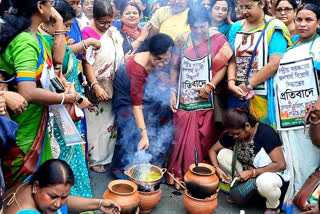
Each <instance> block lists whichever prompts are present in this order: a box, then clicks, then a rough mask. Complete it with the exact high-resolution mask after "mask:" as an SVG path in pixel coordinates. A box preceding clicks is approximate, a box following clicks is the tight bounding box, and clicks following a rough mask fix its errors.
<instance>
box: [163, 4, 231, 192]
mask: <svg viewBox="0 0 320 214" xmlns="http://www.w3.org/2000/svg"><path fill="white" fill-rule="evenodd" d="M205 11H206V9H205V8H204V7H202V6H200V7H198V8H197V7H193V8H191V9H190V11H189V13H188V24H189V25H190V29H191V32H188V33H185V34H182V35H180V36H179V37H177V39H176V40H175V45H176V49H177V51H176V54H175V55H173V58H172V68H171V73H172V80H173V81H174V82H175V83H177V74H178V73H180V75H179V79H178V81H179V82H178V87H179V89H178V93H177V94H176V90H175V89H173V91H172V97H171V101H170V103H171V109H172V111H173V112H174V124H175V126H176V131H175V134H174V142H175V143H174V144H173V148H172V151H171V156H170V158H169V166H168V171H169V172H170V173H171V174H173V175H174V177H176V178H177V179H178V180H180V181H181V180H183V176H184V174H185V173H186V172H187V171H188V170H189V166H190V165H191V164H192V163H194V155H193V150H194V148H197V149H198V153H199V156H198V157H199V162H208V160H209V159H208V156H207V151H208V149H209V148H210V147H211V145H212V143H213V142H214V140H217V137H218V136H219V133H217V131H216V129H215V124H214V116H215V115H214V111H213V103H212V101H213V96H212V94H219V93H220V92H221V88H220V86H219V83H220V81H221V80H222V79H223V77H224V76H225V73H226V70H227V65H228V61H229V59H230V58H231V56H232V49H231V47H230V45H229V43H228V42H227V39H226V38H225V36H224V35H223V34H221V33H219V32H217V31H214V30H210V29H209V23H210V16H209V14H208V13H206V12H205ZM195 44H196V45H195ZM199 64H201V65H199ZM190 65H191V66H190ZM197 66H198V67H200V69H199V70H198V67H197ZM191 70H193V72H196V73H193V74H192V73H191V74H190V73H188V71H190V72H191ZM197 70H198V71H197ZM190 75H192V76H193V78H191V79H188V77H187V76H190ZM203 81H204V82H203ZM188 82H190V83H189V84H188ZM198 82H202V83H201V84H200V83H199V84H198ZM191 85H197V86H195V87H191ZM194 91H195V92H194ZM177 95H178V98H177ZM177 101H178V104H177ZM167 182H168V183H169V184H173V181H172V179H168V181H167ZM176 188H178V185H176Z"/></svg>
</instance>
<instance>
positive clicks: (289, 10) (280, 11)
mask: <svg viewBox="0 0 320 214" xmlns="http://www.w3.org/2000/svg"><path fill="white" fill-rule="evenodd" d="M292 10H293V8H292V7H286V8H281V7H278V8H277V9H276V11H277V13H282V12H284V13H290V12H291V11H292Z"/></svg>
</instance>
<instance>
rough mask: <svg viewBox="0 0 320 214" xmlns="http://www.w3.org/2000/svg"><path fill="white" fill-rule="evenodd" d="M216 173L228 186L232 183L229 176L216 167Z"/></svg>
mask: <svg viewBox="0 0 320 214" xmlns="http://www.w3.org/2000/svg"><path fill="white" fill-rule="evenodd" d="M216 173H217V175H218V177H219V178H220V179H221V181H223V182H225V183H227V184H230V183H231V180H230V178H229V177H228V176H227V174H226V173H225V172H224V171H223V170H222V169H221V168H220V167H216Z"/></svg>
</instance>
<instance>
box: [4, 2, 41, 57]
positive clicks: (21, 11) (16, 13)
mask: <svg viewBox="0 0 320 214" xmlns="http://www.w3.org/2000/svg"><path fill="white" fill-rule="evenodd" d="M38 2H40V3H42V4H43V3H46V2H47V1H45V0H11V4H10V5H11V7H10V8H9V14H8V15H5V16H3V18H2V19H3V21H4V23H1V25H0V29H1V32H0V47H1V48H0V53H3V52H4V51H5V49H6V48H7V46H8V45H9V43H10V42H11V41H12V40H13V39H14V37H16V36H17V35H18V34H19V33H21V32H22V31H24V30H26V29H27V28H28V27H30V25H31V16H32V15H33V14H34V13H36V12H37V11H38V7H37V4H38Z"/></svg>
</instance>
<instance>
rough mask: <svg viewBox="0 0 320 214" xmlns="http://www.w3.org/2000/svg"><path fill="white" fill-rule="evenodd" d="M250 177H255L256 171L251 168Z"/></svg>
mask: <svg viewBox="0 0 320 214" xmlns="http://www.w3.org/2000/svg"><path fill="white" fill-rule="evenodd" d="M251 176H252V177H256V170H255V169H254V168H251Z"/></svg>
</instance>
